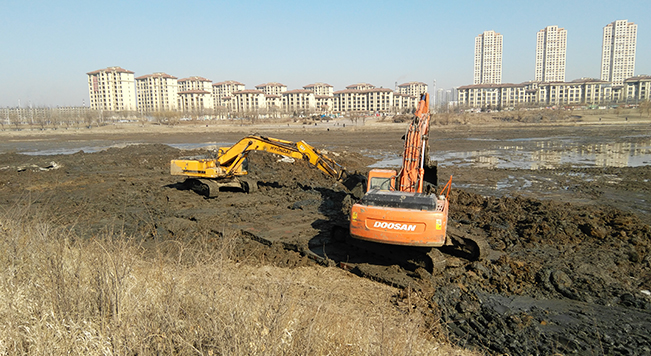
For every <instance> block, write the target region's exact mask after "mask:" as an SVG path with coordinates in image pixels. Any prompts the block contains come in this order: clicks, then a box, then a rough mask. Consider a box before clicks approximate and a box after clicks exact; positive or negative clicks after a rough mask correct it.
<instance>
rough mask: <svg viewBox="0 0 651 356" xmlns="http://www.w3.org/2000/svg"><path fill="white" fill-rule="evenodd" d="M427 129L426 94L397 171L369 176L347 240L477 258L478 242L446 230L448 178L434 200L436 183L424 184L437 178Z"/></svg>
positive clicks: (371, 173) (386, 170)
mask: <svg viewBox="0 0 651 356" xmlns="http://www.w3.org/2000/svg"><path fill="white" fill-rule="evenodd" d="M429 126H430V112H429V94H427V93H425V94H422V95H421V99H420V102H419V104H418V108H417V110H416V112H415V113H414V118H413V119H412V122H411V123H410V125H409V127H408V129H407V132H406V133H405V136H404V140H405V143H404V152H403V157H402V168H401V169H400V171H399V172H396V171H394V170H388V169H373V170H371V171H370V172H369V175H368V181H367V190H366V194H365V195H364V196H363V197H362V199H361V200H360V201H359V202H358V203H356V204H354V205H353V207H352V209H351V213H350V235H351V236H352V237H353V238H356V239H360V240H366V241H372V242H377V243H381V244H391V245H403V246H414V247H441V246H456V247H458V248H460V249H462V250H465V251H466V252H467V254H469V255H470V258H480V257H481V253H482V251H481V247H482V246H483V245H484V243H483V242H481V241H477V239H473V238H469V237H467V236H465V235H463V234H460V233H457V232H456V231H454V232H453V231H449V230H452V229H454V228H452V229H451V227H450V226H448V209H449V206H450V203H449V200H448V195H449V192H450V188H451V185H452V178H450V180H449V181H448V182H447V184H446V185H445V186H444V188H443V189H442V190H441V192H440V193H439V194H436V191H435V185H436V178H434V179H433V180H434V181H433V182H431V180H432V179H430V182H427V180H426V178H427V177H428V176H434V177H435V176H436V173H435V172H436V166H435V165H434V166H433V167H432V166H430V163H429ZM428 254H429V253H428ZM438 254H440V253H438ZM430 257H433V256H432V255H430ZM434 263H436V261H434Z"/></svg>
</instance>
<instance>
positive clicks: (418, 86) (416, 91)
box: [397, 82, 427, 96]
mask: <svg viewBox="0 0 651 356" xmlns="http://www.w3.org/2000/svg"><path fill="white" fill-rule="evenodd" d="M397 92H398V93H400V94H406V95H411V96H420V95H421V94H424V93H427V84H425V83H423V82H409V83H403V84H400V85H398V90H397Z"/></svg>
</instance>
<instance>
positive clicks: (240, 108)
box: [233, 89, 267, 113]
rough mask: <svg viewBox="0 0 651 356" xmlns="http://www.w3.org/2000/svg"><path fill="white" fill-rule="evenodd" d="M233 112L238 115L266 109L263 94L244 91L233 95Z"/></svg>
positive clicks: (255, 91)
mask: <svg viewBox="0 0 651 356" xmlns="http://www.w3.org/2000/svg"><path fill="white" fill-rule="evenodd" d="M233 97H235V111H237V112H238V113H247V112H261V111H263V110H265V109H266V108H267V100H266V98H265V93H264V92H262V91H261V90H253V89H245V90H240V91H236V92H234V93H233Z"/></svg>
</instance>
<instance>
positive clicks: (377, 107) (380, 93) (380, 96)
mask: <svg viewBox="0 0 651 356" xmlns="http://www.w3.org/2000/svg"><path fill="white" fill-rule="evenodd" d="M364 94H366V96H367V99H366V102H367V103H368V111H369V112H371V113H381V112H382V113H388V112H391V111H392V110H393V106H394V105H393V90H391V89H389V88H375V89H368V90H365V93H364Z"/></svg>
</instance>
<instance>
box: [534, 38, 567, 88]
mask: <svg viewBox="0 0 651 356" xmlns="http://www.w3.org/2000/svg"><path fill="white" fill-rule="evenodd" d="M566 52H567V30H565V29H563V28H559V27H558V26H547V27H545V28H544V29H542V30H540V31H538V35H537V38H536V71H535V75H534V81H537V82H564V81H565V57H566Z"/></svg>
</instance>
